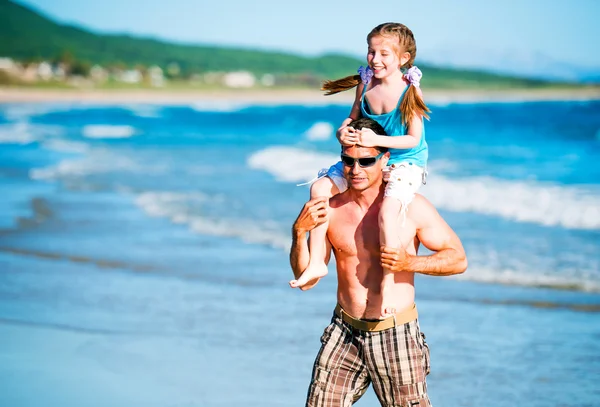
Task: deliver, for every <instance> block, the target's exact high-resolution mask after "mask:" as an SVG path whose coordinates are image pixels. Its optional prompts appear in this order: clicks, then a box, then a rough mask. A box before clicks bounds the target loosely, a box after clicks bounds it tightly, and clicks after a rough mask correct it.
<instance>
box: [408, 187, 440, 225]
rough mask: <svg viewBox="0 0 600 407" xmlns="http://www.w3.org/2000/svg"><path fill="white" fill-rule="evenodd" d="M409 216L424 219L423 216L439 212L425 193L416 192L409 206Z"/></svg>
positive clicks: (417, 219)
mask: <svg viewBox="0 0 600 407" xmlns="http://www.w3.org/2000/svg"><path fill="white" fill-rule="evenodd" d="M408 211H409V216H411V217H413V218H414V220H415V221H417V222H418V221H419V220H420V219H421V220H422V219H423V217H429V216H432V215H434V214H437V210H436V209H435V206H433V204H432V203H431V202H430V201H429V200H428V199H427V198H425V197H424V196H423V195H421V194H418V193H417V194H415V197H414V198H413V201H412V203H411V204H410V206H409V207H408Z"/></svg>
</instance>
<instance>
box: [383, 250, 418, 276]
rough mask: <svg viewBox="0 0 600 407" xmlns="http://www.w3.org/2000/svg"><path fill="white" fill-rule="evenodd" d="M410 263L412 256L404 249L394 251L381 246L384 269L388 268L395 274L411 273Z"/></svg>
mask: <svg viewBox="0 0 600 407" xmlns="http://www.w3.org/2000/svg"><path fill="white" fill-rule="evenodd" d="M409 261H410V256H409V254H408V253H406V250H405V249H404V248H403V247H401V248H399V249H393V248H391V247H387V246H381V266H382V267H383V268H387V269H389V270H391V271H393V272H398V271H411V270H410V266H409Z"/></svg>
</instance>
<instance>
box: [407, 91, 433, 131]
mask: <svg viewBox="0 0 600 407" xmlns="http://www.w3.org/2000/svg"><path fill="white" fill-rule="evenodd" d="M400 112H401V114H402V121H403V122H404V124H408V123H410V120H411V119H412V118H413V116H417V117H420V116H422V117H425V118H426V119H427V120H429V115H428V114H427V113H431V110H429V108H428V107H427V105H426V104H425V102H424V101H423V98H422V97H421V92H419V90H418V88H417V87H416V86H414V85H409V88H408V89H407V90H406V94H405V95H404V99H402V103H400Z"/></svg>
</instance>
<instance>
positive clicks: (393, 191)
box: [385, 161, 425, 208]
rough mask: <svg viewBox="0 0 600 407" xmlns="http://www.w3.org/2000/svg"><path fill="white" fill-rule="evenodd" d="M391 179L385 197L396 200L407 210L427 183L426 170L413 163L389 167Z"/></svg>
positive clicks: (396, 164)
mask: <svg viewBox="0 0 600 407" xmlns="http://www.w3.org/2000/svg"><path fill="white" fill-rule="evenodd" d="M388 169H389V171H390V178H389V180H388V183H387V185H386V187H385V196H386V197H388V196H389V197H392V198H396V199H397V200H399V201H400V202H402V206H403V207H404V208H406V207H407V206H408V204H410V203H411V202H412V200H413V198H414V197H415V194H416V193H417V191H418V190H419V188H420V187H421V185H422V184H424V183H425V169H423V168H422V167H419V166H418V165H415V164H413V163H411V162H406V161H403V162H399V163H395V164H392V165H390V166H389V167H388Z"/></svg>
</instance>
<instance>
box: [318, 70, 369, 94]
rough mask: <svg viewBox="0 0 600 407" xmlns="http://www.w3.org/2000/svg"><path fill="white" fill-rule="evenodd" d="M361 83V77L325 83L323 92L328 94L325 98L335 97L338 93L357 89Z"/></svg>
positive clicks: (322, 88)
mask: <svg viewBox="0 0 600 407" xmlns="http://www.w3.org/2000/svg"><path fill="white" fill-rule="evenodd" d="M360 82H361V79H360V75H350V76H346V77H345V78H341V79H336V80H333V81H325V82H323V85H322V86H321V90H323V91H326V92H327V93H325V96H329V95H335V94H336V93H339V92H343V91H345V90H349V89H352V88H355V87H356V86H358V84H359V83H360Z"/></svg>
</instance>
